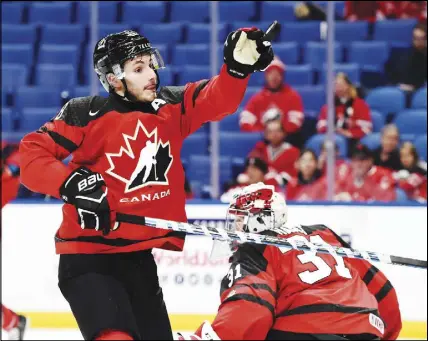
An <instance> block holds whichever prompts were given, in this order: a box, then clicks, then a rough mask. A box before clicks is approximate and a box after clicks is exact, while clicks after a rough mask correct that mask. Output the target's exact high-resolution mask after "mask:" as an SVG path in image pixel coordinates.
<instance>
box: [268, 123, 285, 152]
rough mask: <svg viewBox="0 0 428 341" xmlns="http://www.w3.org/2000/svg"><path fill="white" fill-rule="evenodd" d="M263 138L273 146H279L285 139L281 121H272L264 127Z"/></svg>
mask: <svg viewBox="0 0 428 341" xmlns="http://www.w3.org/2000/svg"><path fill="white" fill-rule="evenodd" d="M265 138H266V140H268V141H269V143H270V144H271V145H273V146H279V145H280V144H281V143H282V142H283V141H284V138H285V133H284V131H283V129H282V123H281V121H279V120H278V121H272V122H269V123H268V124H267V125H266V129H265Z"/></svg>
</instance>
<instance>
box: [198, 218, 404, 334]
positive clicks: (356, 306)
mask: <svg viewBox="0 0 428 341" xmlns="http://www.w3.org/2000/svg"><path fill="white" fill-rule="evenodd" d="M288 230H289V231H288V232H286V234H285V235H279V236H280V237H286V238H289V239H291V240H294V241H304V242H305V243H308V245H310V243H311V242H312V243H327V244H330V245H335V246H344V247H349V245H347V244H346V243H345V242H344V241H343V240H342V239H341V238H340V237H339V236H337V235H336V234H335V233H334V232H333V231H332V230H330V229H328V228H327V227H326V226H324V225H313V226H299V227H295V228H293V229H288ZM268 233H272V232H268ZM272 234H273V235H277V234H276V233H275V234H274V233H272ZM230 262H231V266H230V269H229V271H228V273H227V275H226V276H225V277H224V279H223V281H222V282H221V304H220V307H219V310H218V313H217V316H216V317H215V319H214V321H213V323H212V327H213V329H214V331H215V332H216V333H217V335H218V336H219V338H220V339H221V340H269V339H276V340H281V339H284V338H281V335H283V336H284V335H285V333H287V332H292V333H303V334H330V335H331V334H339V335H343V334H354V335H355V334H357V335H358V334H372V335H375V336H377V337H380V338H382V339H387V340H393V339H396V338H397V336H398V334H399V332H400V330H401V315H400V310H399V306H398V300H397V295H396V292H395V289H394V288H393V286H392V284H391V282H390V281H389V280H388V279H387V278H386V277H385V275H384V274H383V273H382V272H381V271H379V270H378V269H377V268H376V267H375V266H373V265H371V264H370V263H369V262H368V261H365V260H360V259H351V258H341V257H338V256H337V255H336V256H333V255H332V254H321V253H314V252H312V251H309V252H308V251H297V250H288V251H285V250H281V249H280V248H277V247H274V246H266V245H256V244H250V243H245V244H242V245H240V246H239V247H238V250H237V251H236V252H235V253H234V255H233V256H232V257H231V259H230ZM200 330H201V328H199V330H198V331H197V332H196V333H197V334H198V333H200Z"/></svg>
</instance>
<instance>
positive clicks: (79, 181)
mask: <svg viewBox="0 0 428 341" xmlns="http://www.w3.org/2000/svg"><path fill="white" fill-rule="evenodd" d="M59 193H60V195H61V198H62V200H63V201H64V202H65V203H67V204H71V205H73V206H74V207H76V209H77V214H78V219H79V225H80V227H81V228H82V229H95V230H96V231H98V230H102V232H103V235H107V234H109V232H110V230H111V229H112V226H113V224H114V221H115V210H113V209H112V207H111V202H109V200H108V198H109V193H108V188H107V187H106V184H105V182H104V179H103V177H102V175H101V174H99V173H94V172H92V171H91V170H90V169H88V168H86V167H80V168H78V169H76V170H74V171H73V172H71V174H70V175H69V176H68V177H67V179H65V181H64V183H63V184H62V185H61V187H60V190H59ZM110 201H113V200H110Z"/></svg>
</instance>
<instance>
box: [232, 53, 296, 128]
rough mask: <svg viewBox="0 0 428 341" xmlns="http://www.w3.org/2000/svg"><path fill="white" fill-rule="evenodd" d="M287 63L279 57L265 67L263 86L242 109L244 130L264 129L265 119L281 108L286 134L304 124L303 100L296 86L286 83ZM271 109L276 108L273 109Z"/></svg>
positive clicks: (240, 122) (241, 121) (241, 117)
mask: <svg viewBox="0 0 428 341" xmlns="http://www.w3.org/2000/svg"><path fill="white" fill-rule="evenodd" d="M285 71H286V67H285V65H284V64H283V63H282V62H281V60H280V59H279V58H277V57H275V59H274V60H273V61H272V63H271V64H270V65H269V66H268V68H267V69H266V70H265V72H264V74H265V86H264V88H263V89H262V90H261V91H260V92H258V93H256V94H255V95H254V96H253V97H251V98H250V100H249V101H248V103H247V105H246V106H245V108H244V111H242V112H241V113H240V120H239V125H240V128H241V131H246V132H254V131H263V129H264V125H265V123H266V121H268V120H270V119H272V115H273V113H274V115H276V112H278V111H279V112H280V115H281V122H282V125H283V127H284V131H285V132H286V133H287V134H294V133H298V132H299V131H300V129H301V128H302V125H303V120H304V114H303V102H302V98H301V97H300V95H299V94H298V92H297V91H296V90H294V89H293V88H292V87H291V86H290V85H288V84H286V83H284V74H286V72H285ZM269 109H276V110H274V111H271V110H269Z"/></svg>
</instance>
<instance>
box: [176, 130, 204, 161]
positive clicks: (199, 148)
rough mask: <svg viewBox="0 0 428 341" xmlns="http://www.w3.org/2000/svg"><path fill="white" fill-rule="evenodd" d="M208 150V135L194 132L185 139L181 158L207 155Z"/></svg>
mask: <svg viewBox="0 0 428 341" xmlns="http://www.w3.org/2000/svg"><path fill="white" fill-rule="evenodd" d="M207 152H208V135H207V134H205V133H199V132H198V133H193V134H192V135H189V136H188V137H186V138H185V139H184V141H183V147H182V149H181V158H184V159H188V158H189V157H190V156H191V155H206V154H207Z"/></svg>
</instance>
